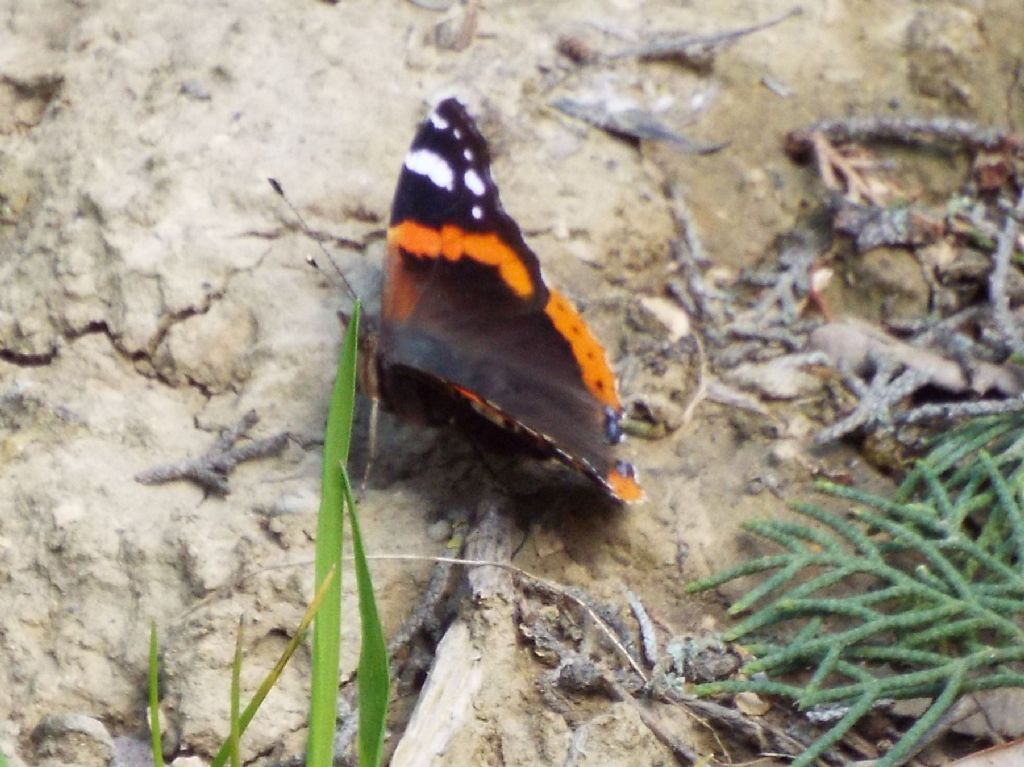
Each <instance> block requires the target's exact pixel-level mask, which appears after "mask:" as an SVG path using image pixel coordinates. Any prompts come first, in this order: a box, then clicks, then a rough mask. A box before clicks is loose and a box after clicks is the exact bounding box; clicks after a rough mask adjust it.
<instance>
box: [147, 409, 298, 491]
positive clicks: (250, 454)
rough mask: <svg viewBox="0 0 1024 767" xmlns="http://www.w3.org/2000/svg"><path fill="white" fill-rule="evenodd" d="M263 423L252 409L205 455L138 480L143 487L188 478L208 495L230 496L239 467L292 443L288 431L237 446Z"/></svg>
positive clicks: (151, 471)
mask: <svg viewBox="0 0 1024 767" xmlns="http://www.w3.org/2000/svg"><path fill="white" fill-rule="evenodd" d="M259 420H260V419H259V416H257V415H256V411H255V410H250V411H249V412H248V413H246V414H245V415H244V416H242V419H241V420H240V421H239V422H238V424H237V425H236V426H235V427H234V428H232V429H230V430H228V431H226V432H224V434H222V435H221V436H220V437H219V438H218V439H217V441H216V442H214V443H213V445H212V446H211V447H210V449H209V450H208V451H207V452H206V453H205V454H204V455H202V456H200V457H199V458H186V459H185V460H183V461H178V462H176V463H167V464H163V465H162V466H156V467H154V468H152V469H147V470H146V471H143V472H141V473H140V474H137V475H135V481H136V482H140V483H141V484H143V485H160V484H163V483H165V482H174V481H176V480H179V479H187V480H190V481H192V482H195V483H196V484H197V485H199V486H200V487H201V488H203V489H204V490H205V491H206V492H208V493H213V494H215V495H228V494H229V493H230V492H231V489H230V488H229V487H228V474H230V473H231V472H232V471H233V470H234V468H235V467H236V466H237V465H238V464H240V463H244V462H245V461H252V460H255V459H257V458H266V457H267V456H271V455H277V454H278V453H280V452H281V451H282V450H284V448H285V445H287V444H288V432H281V433H280V434H275V435H274V436H273V437H267V438H266V439H254V440H251V441H250V442H247V443H245V444H244V445H236V444H235V443H236V442H238V441H239V440H240V439H242V437H244V436H246V432H248V431H249V429H251V428H252V427H253V426H255V425H256V424H257V423H258V422H259Z"/></svg>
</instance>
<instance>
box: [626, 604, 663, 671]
mask: <svg viewBox="0 0 1024 767" xmlns="http://www.w3.org/2000/svg"><path fill="white" fill-rule="evenodd" d="M626 603H627V604H628V605H629V609H630V610H632V611H633V617H634V618H636V623H637V625H638V626H639V627H640V648H641V649H642V650H643V652H644V659H645V660H646V661H647V662H648V663H649V664H651V665H652V666H653V665H654V664H655V663H657V662H658V635H657V634H656V633H655V631H654V624H652V623H651V618H650V616H649V615H648V614H647V608H646V607H644V603H643V602H641V601H640V600H639V599H638V598H637V595H636V594H634V593H633V591H632V590H631V589H626Z"/></svg>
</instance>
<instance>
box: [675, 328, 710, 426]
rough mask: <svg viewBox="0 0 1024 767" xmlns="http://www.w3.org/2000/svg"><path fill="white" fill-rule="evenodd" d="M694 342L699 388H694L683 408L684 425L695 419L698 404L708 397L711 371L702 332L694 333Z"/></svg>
mask: <svg viewBox="0 0 1024 767" xmlns="http://www.w3.org/2000/svg"><path fill="white" fill-rule="evenodd" d="M693 341H694V344H695V345H696V346H697V363H698V364H697V388H696V389H695V390H694V392H693V395H692V396H691V397H690V401H689V402H687V403H686V407H685V408H683V415H682V425H683V426H685V425H686V424H688V423H690V421H692V420H693V414H694V413H695V412H697V406H698V405H700V403H701V402H703V401H704V400H706V399H707V398H708V379H709V378H710V377H711V372H710V371H709V370H708V355H707V352H705V351H704V342H703V341H701V340H700V334H698V333H694V334H693Z"/></svg>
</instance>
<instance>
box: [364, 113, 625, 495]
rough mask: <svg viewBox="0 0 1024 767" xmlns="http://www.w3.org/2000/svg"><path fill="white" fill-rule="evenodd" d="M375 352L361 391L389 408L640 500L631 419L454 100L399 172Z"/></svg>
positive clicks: (422, 133)
mask: <svg viewBox="0 0 1024 767" xmlns="http://www.w3.org/2000/svg"><path fill="white" fill-rule="evenodd" d="M370 352H371V354H370V359H369V363H368V370H367V371H366V372H365V373H364V376H363V378H364V386H365V387H366V388H368V389H369V391H368V393H369V394H371V395H373V396H376V397H377V398H378V399H379V400H380V401H381V403H382V404H383V406H384V408H385V409H386V410H390V411H392V412H394V413H395V414H397V415H399V416H402V417H406V418H412V419H416V420H420V421H423V422H427V423H431V424H441V423H450V422H455V423H457V424H458V425H461V426H463V427H464V428H466V429H467V430H470V431H474V432H476V433H478V434H480V433H486V434H487V435H488V437H489V438H490V439H492V440H493V441H497V442H499V443H500V444H502V445H507V446H510V447H513V448H515V449H517V450H520V451H523V452H526V453H529V454H531V455H534V456H536V457H540V458H555V459H557V460H559V461H561V462H562V463H564V464H566V465H567V466H569V467H571V468H573V469H575V470H577V471H579V472H581V473H582V474H584V475H586V476H587V477H589V478H590V479H591V480H593V481H594V482H595V483H597V485H598V486H599V487H600V488H602V489H603V490H604V491H605V493H607V495H608V496H610V497H611V498H613V499H615V500H618V501H625V502H631V501H637V500H640V499H641V498H642V497H643V495H644V493H643V490H642V489H641V487H640V485H639V483H638V481H637V475H636V471H635V470H634V468H633V467H632V466H631V465H630V464H628V463H626V462H625V461H622V460H618V459H616V457H615V455H614V451H613V446H614V445H616V444H618V443H619V442H621V441H622V439H623V430H622V419H623V415H624V411H623V407H622V403H621V401H620V400H619V395H618V393H617V386H616V380H615V375H614V374H613V372H612V369H611V367H610V366H609V364H608V359H607V355H606V353H605V351H604V349H603V348H602V346H601V344H600V343H599V342H598V341H597V339H596V338H595V336H594V334H593V333H592V332H591V331H590V329H589V328H588V327H587V324H586V323H585V322H584V320H583V318H582V317H581V316H580V314H579V312H578V311H577V310H576V309H575V307H574V306H573V305H572V303H571V302H570V301H569V300H568V299H567V298H566V297H565V296H563V295H562V294H561V293H559V292H558V291H556V290H554V289H553V288H551V287H549V286H548V285H547V284H546V283H545V282H544V278H543V275H542V274H541V268H540V262H539V260H538V259H537V256H536V254H534V252H533V251H532V250H531V249H530V247H529V246H528V245H527V244H526V241H525V240H524V239H523V234H522V231H520V229H519V226H518V225H517V224H516V222H515V221H514V220H513V219H512V218H511V217H510V216H509V215H508V213H506V212H505V209H504V208H503V207H502V205H501V199H500V197H499V194H498V187H497V186H496V185H495V183H494V179H493V178H492V176H491V167H490V153H489V151H488V148H487V143H486V141H485V140H484V137H483V136H482V135H481V133H480V130H479V129H478V127H477V125H476V123H475V122H474V121H473V118H472V117H471V116H470V115H469V113H468V112H467V111H466V108H465V107H464V106H463V105H462V104H461V103H460V102H459V101H458V100H456V99H454V98H448V99H445V100H443V101H441V102H440V103H439V104H437V106H436V107H435V108H434V109H433V110H432V111H431V112H430V114H429V115H428V116H427V118H426V119H425V120H424V121H423V122H422V123H421V124H420V126H419V129H418V130H417V132H416V135H415V137H414V138H413V141H412V146H411V147H410V149H409V151H408V153H407V154H406V156H405V160H404V162H403V164H402V170H401V173H400V175H399V178H398V185H397V187H396V189H395V196H394V201H393V203H392V208H391V219H390V224H389V227H388V230H387V256H386V260H385V267H384V277H383V287H382V295H381V312H380V318H379V328H378V331H377V334H376V338H375V341H374V342H373V343H372V344H371V345H370Z"/></svg>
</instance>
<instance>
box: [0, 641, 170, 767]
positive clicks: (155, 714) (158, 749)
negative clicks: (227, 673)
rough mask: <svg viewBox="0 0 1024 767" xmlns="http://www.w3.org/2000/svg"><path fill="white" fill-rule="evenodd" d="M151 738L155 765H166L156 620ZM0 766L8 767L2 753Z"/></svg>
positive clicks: (151, 661)
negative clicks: (161, 729) (161, 733)
mask: <svg viewBox="0 0 1024 767" xmlns="http://www.w3.org/2000/svg"><path fill="white" fill-rule="evenodd" d="M149 738H150V744H151V747H152V751H153V767H164V747H163V744H162V743H161V742H160V653H159V652H158V649H157V642H156V621H153V622H152V623H150V624H149ZM0 767H7V765H6V764H5V762H4V759H3V755H2V754H0Z"/></svg>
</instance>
